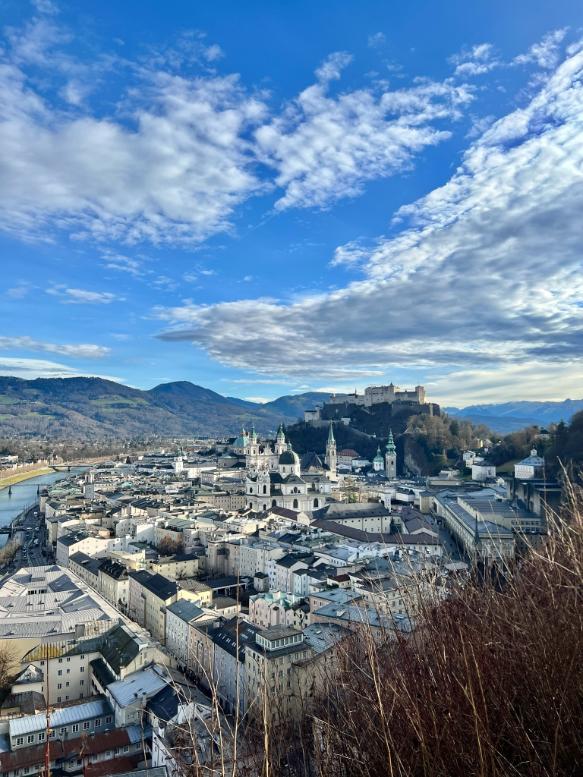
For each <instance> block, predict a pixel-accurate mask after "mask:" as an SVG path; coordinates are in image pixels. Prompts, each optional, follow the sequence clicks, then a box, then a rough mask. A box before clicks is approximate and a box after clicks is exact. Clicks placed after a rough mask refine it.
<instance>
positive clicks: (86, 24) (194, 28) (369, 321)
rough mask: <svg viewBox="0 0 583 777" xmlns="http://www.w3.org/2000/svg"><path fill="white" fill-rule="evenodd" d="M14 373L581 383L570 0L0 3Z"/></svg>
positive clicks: (522, 389) (259, 393) (3, 339)
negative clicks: (509, 0)
mask: <svg viewBox="0 0 583 777" xmlns="http://www.w3.org/2000/svg"><path fill="white" fill-rule="evenodd" d="M0 374H4V375H16V376H19V377H22V378H35V377H67V376H74V375H96V376H102V377H106V378H110V379H112V380H116V381H120V382H123V383H126V384H128V385H131V386H135V387H139V388H151V387H152V386H154V385H157V384H158V383H163V382H168V381H174V380H190V381H192V382H194V383H197V384H199V385H203V386H206V387H208V388H211V389H214V390H215V391H218V392H219V393H221V394H225V395H229V396H238V397H244V398H246V399H252V400H257V401H266V400H269V399H272V398H275V397H277V396H281V395H282V394H287V393H298V392H303V391H309V390H326V391H345V390H353V389H354V388H357V389H358V390H361V389H363V388H364V387H365V386H368V385H378V384H383V383H389V382H390V381H393V382H394V383H395V384H397V385H400V386H402V387H411V386H414V385H416V384H423V385H425V387H426V389H427V393H428V396H429V398H430V399H431V400H433V401H437V402H441V403H444V404H447V405H458V406H463V405H468V404H472V403H486V402H504V401H509V400H518V399H530V400H560V399H565V398H567V397H571V398H580V397H582V396H583V5H582V4H581V3H580V2H576V1H575V0H568V1H567V0H554V1H553V2H552V3H549V2H547V0H528V2H527V0H513V2H508V0H503V1H502V0H475V1H474V2H472V3H468V2H467V0H463V1H462V0H444V1H443V2H440V3H436V2H431V0H424V1H422V0H410V2H408V3H406V4H403V3H387V2H383V1H382V0H378V1H377V0H375V1H373V0H358V1H354V2H353V1H352V0H335V2H332V0H328V1H326V0H322V1H321V2H314V1H313V0H294V2H284V1H283V0H280V1H279V2H277V1H273V2H268V1H267V0H262V1H261V2H260V1H258V0H246V1H245V2H244V3H242V2H240V0H213V2H212V3H210V2H207V3H203V2H197V3H194V2H190V0H172V1H171V2H166V3H160V2H158V1H157V0H124V2H123V3H119V2H113V0H99V2H97V0H84V1H83V2H82V3H78V2H73V1H72V0H68V1H67V0H62V1H61V2H57V0H55V1H53V0H35V2H28V1H27V0H0Z"/></svg>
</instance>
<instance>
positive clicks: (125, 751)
mask: <svg viewBox="0 0 583 777" xmlns="http://www.w3.org/2000/svg"><path fill="white" fill-rule="evenodd" d="M123 751H124V753H129V752H130V746H129V745H124V748H123Z"/></svg>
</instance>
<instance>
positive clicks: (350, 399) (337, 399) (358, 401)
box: [325, 383, 425, 407]
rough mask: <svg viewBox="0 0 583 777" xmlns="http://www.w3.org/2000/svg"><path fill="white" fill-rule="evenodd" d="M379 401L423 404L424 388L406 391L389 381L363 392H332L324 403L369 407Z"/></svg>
mask: <svg viewBox="0 0 583 777" xmlns="http://www.w3.org/2000/svg"><path fill="white" fill-rule="evenodd" d="M381 402H389V403H392V402H417V404H419V405H423V404H425V388H424V387H423V386H415V388H414V389H413V390H412V391H408V390H407V389H400V388H399V386H395V385H394V384H393V383H389V385H388V386H368V388H365V390H364V393H363V394H359V393H358V392H357V391H356V389H355V391H354V393H353V394H332V396H331V397H330V399H329V400H328V401H327V402H326V403H325V404H327V405H344V404H346V403H350V404H351V405H362V406H363V407H371V406H372V405H380V404H381Z"/></svg>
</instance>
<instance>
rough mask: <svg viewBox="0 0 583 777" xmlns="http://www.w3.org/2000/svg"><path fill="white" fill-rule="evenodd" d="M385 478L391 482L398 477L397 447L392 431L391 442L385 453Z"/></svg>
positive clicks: (390, 430) (390, 433)
mask: <svg viewBox="0 0 583 777" xmlns="http://www.w3.org/2000/svg"><path fill="white" fill-rule="evenodd" d="M385 476H386V477H387V478H388V479H389V480H394V479H395V478H396V477H397V447H396V445H395V441H394V440H393V430H392V429H389V440H388V442H387V447H386V451H385Z"/></svg>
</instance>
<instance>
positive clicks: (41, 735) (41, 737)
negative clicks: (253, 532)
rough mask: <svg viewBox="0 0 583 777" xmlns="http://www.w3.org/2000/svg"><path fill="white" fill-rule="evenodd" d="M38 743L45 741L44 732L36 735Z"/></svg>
mask: <svg viewBox="0 0 583 777" xmlns="http://www.w3.org/2000/svg"><path fill="white" fill-rule="evenodd" d="M38 741H39V742H44V741H45V732H44V731H41V732H40V734H39V735H38Z"/></svg>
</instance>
